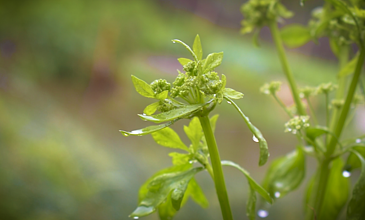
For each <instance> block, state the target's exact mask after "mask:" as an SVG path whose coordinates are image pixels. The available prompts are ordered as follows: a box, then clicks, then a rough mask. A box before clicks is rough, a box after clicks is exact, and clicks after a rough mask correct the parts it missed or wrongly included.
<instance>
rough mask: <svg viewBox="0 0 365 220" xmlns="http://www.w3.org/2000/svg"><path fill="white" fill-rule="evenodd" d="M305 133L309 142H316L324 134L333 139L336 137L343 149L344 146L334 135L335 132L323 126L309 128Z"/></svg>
mask: <svg viewBox="0 0 365 220" xmlns="http://www.w3.org/2000/svg"><path fill="white" fill-rule="evenodd" d="M305 132H306V137H307V138H309V140H310V141H312V142H314V141H315V139H316V138H318V137H320V136H321V135H323V134H329V135H331V136H332V137H334V138H335V139H336V141H337V143H338V144H339V145H340V146H341V148H343V146H342V144H341V143H340V142H339V141H338V138H337V137H336V136H335V135H334V134H333V132H331V131H330V130H328V128H327V127H323V126H315V127H308V128H307V129H306V130H305Z"/></svg>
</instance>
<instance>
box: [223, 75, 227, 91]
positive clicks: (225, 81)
mask: <svg viewBox="0 0 365 220" xmlns="http://www.w3.org/2000/svg"><path fill="white" fill-rule="evenodd" d="M226 84H227V77H226V75H224V74H222V88H223V89H224V88H226Z"/></svg>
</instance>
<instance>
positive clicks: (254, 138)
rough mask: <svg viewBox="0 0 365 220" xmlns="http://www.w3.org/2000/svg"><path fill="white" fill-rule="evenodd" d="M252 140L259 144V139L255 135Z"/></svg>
mask: <svg viewBox="0 0 365 220" xmlns="http://www.w3.org/2000/svg"><path fill="white" fill-rule="evenodd" d="M252 140H253V141H255V142H256V143H257V142H259V139H257V137H256V136H255V135H253V136H252Z"/></svg>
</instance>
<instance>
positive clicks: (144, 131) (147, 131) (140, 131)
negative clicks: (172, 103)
mask: <svg viewBox="0 0 365 220" xmlns="http://www.w3.org/2000/svg"><path fill="white" fill-rule="evenodd" d="M173 122H174V121H169V122H167V123H165V124H159V125H152V126H148V127H145V128H142V129H138V130H134V131H123V130H119V131H120V133H122V134H123V135H124V136H130V135H133V136H142V135H146V134H151V133H153V132H156V131H159V130H161V129H164V128H166V127H168V126H170V125H172V124H173Z"/></svg>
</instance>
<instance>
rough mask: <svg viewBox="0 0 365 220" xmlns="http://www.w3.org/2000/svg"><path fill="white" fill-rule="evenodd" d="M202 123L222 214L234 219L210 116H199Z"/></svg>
mask: <svg viewBox="0 0 365 220" xmlns="http://www.w3.org/2000/svg"><path fill="white" fill-rule="evenodd" d="M199 120H200V124H201V125H202V128H203V131H204V135H205V139H206V141H207V145H208V149H209V154H210V159H211V163H212V167H213V174H214V184H215V189H216V192H217V196H218V200H219V204H220V206H221V211H222V216H223V219H224V220H233V217H232V212H231V207H230V205H229V200H228V194H227V189H226V184H225V182H224V176H223V170H222V165H221V159H220V156H219V152H218V147H217V143H216V141H215V137H214V134H213V131H212V127H211V125H210V120H209V118H208V116H201V117H199Z"/></svg>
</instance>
